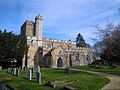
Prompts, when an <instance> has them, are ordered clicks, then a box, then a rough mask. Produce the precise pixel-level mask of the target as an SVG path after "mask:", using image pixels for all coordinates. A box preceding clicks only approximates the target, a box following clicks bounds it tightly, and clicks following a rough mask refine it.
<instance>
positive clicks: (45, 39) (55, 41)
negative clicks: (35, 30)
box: [43, 38, 76, 44]
mask: <svg viewBox="0 0 120 90" xmlns="http://www.w3.org/2000/svg"><path fill="white" fill-rule="evenodd" d="M43 41H46V42H54V43H66V44H76V42H75V41H68V40H61V39H53V38H43Z"/></svg>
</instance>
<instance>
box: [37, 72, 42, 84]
mask: <svg viewBox="0 0 120 90" xmlns="http://www.w3.org/2000/svg"><path fill="white" fill-rule="evenodd" d="M36 82H37V83H38V84H41V73H40V72H36Z"/></svg>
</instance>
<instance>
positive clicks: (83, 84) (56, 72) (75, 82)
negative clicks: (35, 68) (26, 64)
mask: <svg viewBox="0 0 120 90" xmlns="http://www.w3.org/2000/svg"><path fill="white" fill-rule="evenodd" d="M40 71H41V75H42V77H41V79H42V80H41V81H42V82H41V84H38V83H36V80H35V76H36V75H35V73H34V74H33V78H32V80H28V79H27V70H25V71H20V76H19V77H17V76H13V75H11V74H9V73H7V70H2V71H0V83H4V84H7V85H9V86H11V87H12V88H14V89H15V90H62V88H63V86H65V85H67V86H70V87H73V88H75V89H76V90H98V89H100V88H102V87H103V86H104V85H105V84H107V83H108V82H109V80H108V79H107V78H105V77H101V76H97V75H94V74H89V73H83V72H78V71H77V72H74V73H71V74H66V73H64V70H63V69H51V68H41V70H40ZM47 81H52V82H53V83H54V84H56V88H51V87H48V86H44V84H45V83H46V82H47Z"/></svg>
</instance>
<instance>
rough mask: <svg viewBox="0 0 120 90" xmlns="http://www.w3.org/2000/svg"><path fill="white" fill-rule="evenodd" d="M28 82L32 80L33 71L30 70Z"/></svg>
mask: <svg viewBox="0 0 120 90" xmlns="http://www.w3.org/2000/svg"><path fill="white" fill-rule="evenodd" d="M28 80H32V71H31V70H28Z"/></svg>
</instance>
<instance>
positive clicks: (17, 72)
mask: <svg viewBox="0 0 120 90" xmlns="http://www.w3.org/2000/svg"><path fill="white" fill-rule="evenodd" d="M16 76H19V69H18V68H17V69H16Z"/></svg>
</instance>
